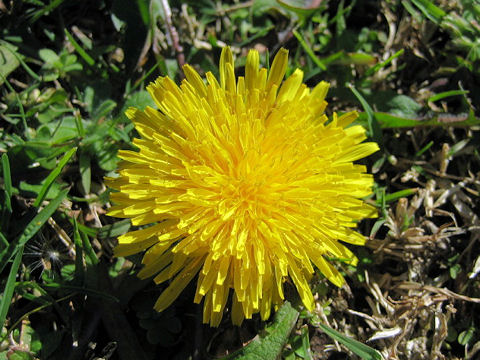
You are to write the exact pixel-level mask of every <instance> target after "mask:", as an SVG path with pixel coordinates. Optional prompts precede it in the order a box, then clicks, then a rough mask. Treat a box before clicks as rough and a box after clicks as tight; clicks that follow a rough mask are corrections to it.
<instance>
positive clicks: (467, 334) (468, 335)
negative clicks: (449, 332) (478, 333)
mask: <svg viewBox="0 0 480 360" xmlns="http://www.w3.org/2000/svg"><path fill="white" fill-rule="evenodd" d="M474 334H475V328H474V327H473V326H470V327H469V328H468V329H467V330H464V331H462V332H461V333H460V334H458V339H457V341H458V343H459V344H460V345H463V346H465V345H467V344H468V343H469V342H470V341H471V340H472V338H473V335H474Z"/></svg>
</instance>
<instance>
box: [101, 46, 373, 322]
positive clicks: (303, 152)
mask: <svg viewBox="0 0 480 360" xmlns="http://www.w3.org/2000/svg"><path fill="white" fill-rule="evenodd" d="M287 62H288V52H287V50H285V49H281V50H280V51H279V52H278V54H277V55H276V57H275V59H274V61H273V63H272V65H271V68H270V70H269V71H267V69H265V68H260V61H259V54H258V52H257V51H255V50H251V51H250V52H249V53H248V56H247V59H246V65H245V76H239V77H238V78H236V76H235V71H234V69H235V67H234V61H233V55H232V52H231V50H230V48H228V47H225V48H224V49H223V51H222V54H221V57H220V66H219V72H220V79H219V81H218V80H217V78H216V77H215V76H214V75H213V74H212V73H207V74H206V81H204V80H203V79H202V78H201V77H200V75H199V74H198V73H197V72H196V71H195V70H194V69H193V67H192V66H190V65H185V66H184V68H183V70H184V73H185V77H186V79H185V80H183V81H182V83H181V85H180V86H177V85H176V84H175V83H174V82H173V81H172V80H171V79H170V78H169V77H159V78H158V79H157V80H156V81H155V82H154V83H151V84H150V85H149V86H148V88H147V90H148V91H149V93H150V95H151V96H152V98H153V100H154V101H155V104H156V106H157V107H158V109H154V108H152V107H146V108H145V110H143V111H142V110H139V109H136V108H130V109H128V111H127V113H126V114H127V116H128V117H129V118H130V119H131V120H132V121H133V123H134V124H135V127H136V129H137V131H138V133H139V134H140V136H141V139H135V140H134V141H133V143H134V144H135V145H136V147H138V149H139V151H128V150H125V151H120V152H119V156H120V158H121V159H123V161H122V163H121V165H120V169H119V177H117V178H114V179H110V180H109V186H110V187H112V188H114V189H116V190H118V192H113V193H112V194H111V200H112V201H113V202H114V203H115V204H116V205H114V206H113V207H112V208H111V210H110V212H109V215H111V216H116V217H121V218H130V219H131V221H132V224H133V225H135V226H140V227H141V229H140V230H135V231H131V232H128V233H126V234H124V235H122V236H120V237H119V239H118V240H119V244H118V246H117V247H116V248H115V255H116V256H128V255H132V254H135V253H138V252H142V251H145V253H144V256H143V261H142V262H143V265H144V266H143V268H142V269H141V270H140V272H139V274H138V276H139V277H140V278H148V277H151V276H155V277H154V281H155V282H156V283H157V284H160V283H164V282H168V286H167V287H166V289H165V290H164V291H163V292H162V293H161V295H160V297H159V298H158V300H157V302H156V304H155V309H156V310H157V311H162V310H164V309H165V308H167V307H168V306H169V305H170V304H172V302H173V301H174V300H175V299H176V298H177V297H178V296H179V294H180V293H181V292H182V290H183V289H184V288H185V287H186V286H187V284H189V283H190V282H191V281H192V280H193V279H196V281H197V285H196V294H195V298H194V301H195V302H196V303H200V302H201V301H202V300H203V301H204V304H203V321H204V322H205V323H210V324H211V325H212V326H218V324H219V323H220V321H221V319H222V316H223V312H224V308H225V306H226V304H227V303H228V304H231V317H232V321H233V323H234V324H240V323H241V322H242V320H243V319H244V318H251V317H252V315H253V314H255V313H260V315H261V317H262V319H267V318H268V317H269V315H270V312H271V309H272V307H276V306H278V305H280V304H281V303H282V302H283V299H284V292H283V283H284V282H285V281H291V282H292V283H293V284H294V285H295V287H296V289H297V291H298V293H299V295H300V298H301V300H302V302H303V304H304V306H305V307H306V308H307V309H309V310H312V309H313V307H314V299H313V296H312V292H311V290H310V287H309V280H310V279H311V277H312V275H313V274H314V271H315V267H316V268H317V269H318V270H319V271H320V272H321V273H323V275H324V276H325V277H326V278H327V279H328V280H329V281H330V282H332V283H333V284H335V285H337V286H342V284H343V282H344V279H343V277H342V275H341V274H340V273H339V271H338V270H337V269H336V268H335V267H334V266H332V264H331V263H329V261H328V260H327V259H328V258H341V259H343V261H344V262H346V263H348V264H352V265H355V264H356V262H357V259H356V257H355V256H354V255H353V253H352V252H351V251H350V250H349V249H348V248H347V247H345V246H344V245H343V244H342V242H343V243H349V244H355V245H363V244H364V243H365V239H364V237H363V236H362V235H360V234H359V233H357V232H356V231H354V229H353V228H354V227H355V226H356V224H357V222H358V220H360V219H362V218H365V217H373V216H375V215H374V214H375V209H374V208H373V207H372V206H370V205H368V204H366V203H365V202H364V201H362V200H361V198H363V197H365V196H367V195H369V194H371V188H372V185H373V178H372V176H371V175H369V174H367V173H366V168H365V166H363V165H358V164H354V163H353V162H354V161H355V160H358V159H361V158H363V157H365V156H368V155H370V154H372V153H373V152H375V151H376V150H378V147H377V145H376V144H375V143H371V142H370V143H362V141H363V140H365V138H366V136H365V130H364V129H363V128H362V127H361V126H358V125H353V126H349V127H347V126H348V125H350V124H351V123H352V122H353V121H354V120H355V118H356V117H357V114H356V113H355V112H350V113H347V114H344V115H342V116H337V115H336V114H333V117H332V118H331V119H330V120H329V119H328V118H327V116H326V115H325V114H324V110H325V107H326V105H327V103H326V101H325V96H326V94H327V90H328V87H329V84H328V83H326V82H320V83H319V84H318V85H316V86H315V87H314V88H313V89H310V88H308V87H307V86H306V85H305V84H304V83H303V72H302V71H301V70H299V69H297V70H295V71H294V72H293V73H292V74H291V75H290V76H289V77H288V78H287V79H286V80H285V81H283V78H284V76H285V72H286V68H287ZM146 225H150V226H146ZM340 241H341V242H340ZM230 295H231V302H230V301H228V298H229V296H230ZM228 306H230V305H228Z"/></svg>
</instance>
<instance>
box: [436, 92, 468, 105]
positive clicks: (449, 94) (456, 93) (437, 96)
mask: <svg viewBox="0 0 480 360" xmlns="http://www.w3.org/2000/svg"><path fill="white" fill-rule="evenodd" d="M468 93H469V91H467V90H450V91H444V92H441V93H440V94H435V95H433V96H431V97H429V98H428V102H435V101H438V100H442V99H445V98H447V97H450V96H457V95H465V94H468Z"/></svg>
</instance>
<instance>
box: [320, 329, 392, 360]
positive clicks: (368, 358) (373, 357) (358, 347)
mask: <svg viewBox="0 0 480 360" xmlns="http://www.w3.org/2000/svg"><path fill="white" fill-rule="evenodd" d="M318 326H319V327H320V329H322V331H323V332H325V333H326V334H327V335H328V336H330V337H331V338H332V339H335V340H337V341H338V342H340V343H342V344H343V345H345V347H347V348H348V349H349V350H351V351H352V352H354V353H355V354H356V355H358V356H360V357H361V358H362V359H364V360H383V356H382V354H380V353H379V352H378V351H377V350H375V349H373V348H371V347H370V346H367V345H365V344H363V343H361V342H360V341H357V340H354V339H351V338H349V337H347V336H345V335H343V334H342V333H339V332H338V331H336V330H333V329H332V328H330V327H328V326H326V325H324V324H318Z"/></svg>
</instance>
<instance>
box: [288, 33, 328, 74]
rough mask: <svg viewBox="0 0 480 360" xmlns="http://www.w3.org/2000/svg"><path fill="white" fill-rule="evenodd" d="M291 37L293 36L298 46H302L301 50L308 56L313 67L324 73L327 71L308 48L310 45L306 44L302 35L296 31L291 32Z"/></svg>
mask: <svg viewBox="0 0 480 360" xmlns="http://www.w3.org/2000/svg"><path fill="white" fill-rule="evenodd" d="M293 35H295V37H296V38H297V40H298V42H299V43H300V45H302V48H303V50H304V51H305V52H306V53H307V55H308V56H310V58H311V59H312V60H313V62H314V63H315V65H317V66H318V67H319V68H320V69H322V70H324V71H325V70H327V67H326V66H325V64H324V63H323V62H322V60H320V59H319V58H318V57H317V55H315V54H314V52H313V50H312V48H311V47H310V45H308V44H307V42H306V41H305V39H304V38H303V37H302V35H301V34H300V33H299V32H298V31H297V30H293Z"/></svg>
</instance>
